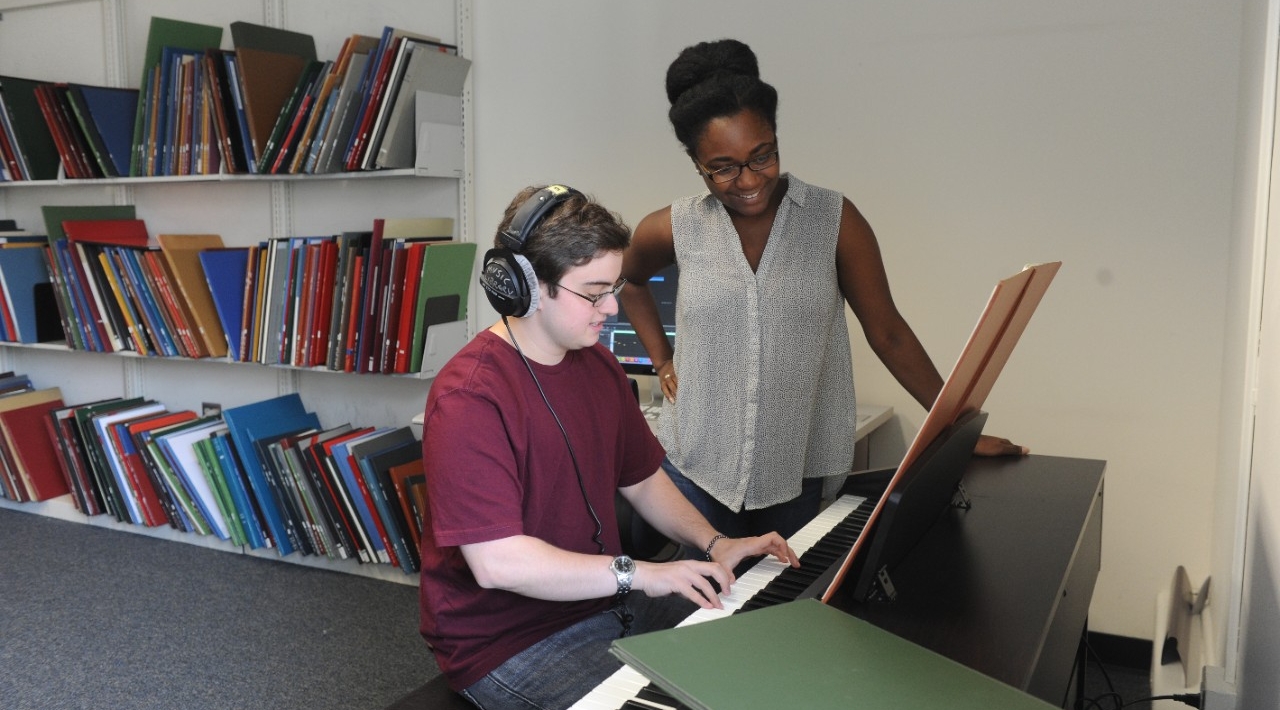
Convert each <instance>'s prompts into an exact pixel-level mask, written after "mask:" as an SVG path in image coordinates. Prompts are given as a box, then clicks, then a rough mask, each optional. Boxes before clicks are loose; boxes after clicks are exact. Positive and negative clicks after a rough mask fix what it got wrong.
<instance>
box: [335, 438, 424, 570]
mask: <svg viewBox="0 0 1280 710" xmlns="http://www.w3.org/2000/svg"><path fill="white" fill-rule="evenodd" d="M350 451H351V457H352V458H353V459H355V462H356V465H357V466H358V467H359V468H360V473H361V474H362V475H363V476H364V481H365V485H366V486H367V487H368V491H369V497H370V498H372V499H373V505H374V508H375V509H376V511H377V513H378V517H379V518H381V520H382V527H383V530H384V531H385V532H386V535H387V542H388V544H390V546H391V549H392V551H393V552H394V553H395V556H396V564H397V565H398V566H399V567H400V569H401V570H403V571H404V572H405V573H406V574H408V573H412V572H417V571H418V567H419V562H418V559H417V556H416V555H415V554H414V553H415V550H413V549H412V545H413V543H412V542H411V541H410V539H409V536H410V535H412V534H413V533H412V532H411V531H408V530H406V529H405V528H406V525H405V523H406V521H405V520H404V515H403V514H402V513H400V501H399V499H398V498H397V497H396V494H395V490H394V488H392V490H390V491H388V487H389V485H388V484H390V479H389V477H388V476H387V469H388V468H389V467H390V466H393V465H396V464H401V463H406V462H408V461H412V460H414V459H420V458H422V442H420V441H418V439H417V437H416V436H414V435H413V430H411V429H410V428H409V427H399V428H396V429H392V430H390V431H388V432H386V433H384V434H382V435H379V436H374V437H370V438H368V439H365V440H363V441H360V442H358V443H355V444H352V445H351V447H350ZM384 478H385V479H386V480H384Z"/></svg>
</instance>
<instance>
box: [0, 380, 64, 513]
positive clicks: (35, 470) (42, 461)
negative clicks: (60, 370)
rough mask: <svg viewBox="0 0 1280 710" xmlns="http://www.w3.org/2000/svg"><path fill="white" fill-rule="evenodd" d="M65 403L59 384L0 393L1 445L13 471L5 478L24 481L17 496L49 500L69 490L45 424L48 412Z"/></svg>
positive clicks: (5, 461) (6, 462)
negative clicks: (57, 385)
mask: <svg viewBox="0 0 1280 710" xmlns="http://www.w3.org/2000/svg"><path fill="white" fill-rule="evenodd" d="M62 406H63V401H62V391H61V390H60V389H59V388H57V387H50V388H46V389H38V390H28V391H23V392H20V393H17V394H9V395H6V396H3V397H0V448H3V449H4V455H3V463H4V465H5V467H6V468H7V469H9V470H10V471H11V475H10V476H6V480H13V481H16V482H18V483H19V484H20V485H21V490H22V494H23V495H22V497H21V498H18V500H24V501H41V500H49V499H50V498H56V497H58V496H61V495H66V494H67V493H68V492H70V488H69V487H68V482H67V480H66V479H65V478H64V477H63V475H62V473H61V470H60V468H59V466H58V461H57V451H56V450H55V448H54V442H53V440H52V439H50V438H49V436H48V432H47V430H46V428H45V424H44V421H45V420H46V419H47V418H48V416H49V412H51V411H53V410H55V409H58V408H60V407H62ZM16 490H17V489H16V488H15V491H16Z"/></svg>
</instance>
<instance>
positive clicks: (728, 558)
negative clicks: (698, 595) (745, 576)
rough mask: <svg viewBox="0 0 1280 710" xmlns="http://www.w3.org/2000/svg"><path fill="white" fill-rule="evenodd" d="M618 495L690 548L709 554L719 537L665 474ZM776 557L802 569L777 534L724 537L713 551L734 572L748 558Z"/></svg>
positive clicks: (641, 514)
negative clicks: (705, 551) (706, 551)
mask: <svg viewBox="0 0 1280 710" xmlns="http://www.w3.org/2000/svg"><path fill="white" fill-rule="evenodd" d="M618 491H619V492H620V493H622V496H623V497H624V498H626V499H627V500H628V501H629V502H630V503H631V507H633V508H635V510H636V512H637V513H639V514H640V516H641V517H642V518H644V519H645V520H646V521H647V522H648V523H649V524H650V525H652V526H653V527H654V528H655V529H657V531H658V532H660V533H662V534H663V535H666V536H667V537H669V538H671V539H672V540H675V541H676V542H680V543H683V544H685V545H688V546H690V547H694V548H696V549H699V550H706V549H707V547H708V546H709V545H710V544H711V541H712V539H714V538H716V537H717V536H719V533H718V532H717V531H716V529H715V528H713V527H712V526H711V524H710V523H708V522H707V521H706V519H705V518H703V517H702V513H699V512H698V509H697V508H695V507H693V504H692V503H690V502H689V499H688V498H685V497H684V494H683V493H681V492H680V489H678V488H676V485H675V484H674V483H672V482H671V478H669V477H668V476H667V474H666V472H665V471H663V470H662V469H658V471H657V472H656V473H654V474H653V475H652V476H649V477H648V478H646V479H644V480H643V481H641V482H639V483H637V484H635V485H633V486H628V487H626V488H619V489H618ZM759 555H773V556H774V557H776V558H778V559H779V560H781V561H782V562H786V563H787V564H790V565H791V566H792V567H799V566H800V561H799V559H798V558H797V557H796V553H795V552H794V551H793V550H792V549H791V546H790V545H788V544H787V541H786V540H784V539H782V536H781V535H778V534H777V533H769V534H768V535H761V536H759V537H743V538H728V537H723V536H720V539H718V540H716V544H715V546H714V547H713V548H712V550H711V558H712V560H714V561H715V562H716V563H718V564H720V565H722V566H723V567H724V568H725V569H726V570H732V569H733V568H734V567H737V566H738V563H739V562H741V561H742V560H744V559H746V558H748V557H756V556H759Z"/></svg>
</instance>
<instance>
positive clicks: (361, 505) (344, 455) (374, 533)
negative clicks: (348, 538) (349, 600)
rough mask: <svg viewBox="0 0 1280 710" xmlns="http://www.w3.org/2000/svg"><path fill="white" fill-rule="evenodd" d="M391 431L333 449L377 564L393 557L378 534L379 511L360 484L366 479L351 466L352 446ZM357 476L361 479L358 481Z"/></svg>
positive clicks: (357, 439) (362, 437)
mask: <svg viewBox="0 0 1280 710" xmlns="http://www.w3.org/2000/svg"><path fill="white" fill-rule="evenodd" d="M388 431H389V429H386V428H383V429H376V430H374V431H371V432H369V433H367V434H364V435H363V436H358V437H355V438H352V439H348V440H347V441H344V442H342V443H340V444H336V445H335V446H334V447H333V462H334V464H335V465H336V466H337V467H338V473H339V474H340V475H341V476H342V485H343V487H344V488H346V489H347V491H348V492H349V493H350V494H351V502H352V504H353V505H354V506H355V509H356V515H357V516H358V517H359V518H360V526H361V527H362V528H364V531H365V534H366V535H368V537H369V544H370V546H372V547H373V554H374V557H375V558H376V559H375V561H377V562H387V563H390V562H391V556H390V555H389V554H388V553H387V546H386V545H385V544H384V543H383V541H382V535H380V534H379V533H378V524H377V522H375V520H374V516H375V515H377V511H376V510H375V509H373V508H371V507H370V505H369V500H368V499H366V498H365V496H364V494H363V493H362V491H363V490H364V488H363V486H361V485H360V482H361V481H362V480H363V479H364V476H363V474H362V473H361V471H360V470H359V467H358V466H357V467H352V465H351V451H350V449H351V446H352V445H354V444H358V443H360V442H361V441H365V440H368V439H371V438H374V437H377V436H381V435H382V434H385V433H387V432H388ZM357 476H359V477H360V478H359V479H357Z"/></svg>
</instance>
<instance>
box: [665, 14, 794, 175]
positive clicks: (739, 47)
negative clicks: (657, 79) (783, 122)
mask: <svg viewBox="0 0 1280 710" xmlns="http://www.w3.org/2000/svg"><path fill="white" fill-rule="evenodd" d="M667 100H668V101H670V102H671V110H670V111H669V112H668V113H667V117H668V118H670V119H671V126H672V127H673V128H675V132H676V138H677V139H678V140H679V141H680V143H681V144H682V145H684V147H685V150H686V151H687V152H688V153H689V155H694V153H695V152H696V151H697V145H698V139H699V138H700V137H701V136H702V131H703V129H705V128H706V126H707V124H708V123H710V122H711V120H712V119H716V118H721V117H723V116H732V115H734V114H736V113H739V112H741V111H744V110H746V111H754V112H755V113H757V114H759V115H760V117H761V118H763V119H765V120H766V121H768V122H769V126H770V127H771V128H773V130H774V131H775V132H776V131H777V130H778V91H777V89H774V88H773V87H772V86H770V85H769V84H767V83H765V82H764V81H761V79H760V66H759V64H758V63H757V62H756V55H755V52H753V51H751V47H748V46H747V45H746V44H744V43H743V42H740V41H738V40H736V39H721V40H716V41H714V42H699V43H698V44H695V45H693V46H690V47H685V48H684V49H683V50H681V52H680V54H679V56H677V57H676V58H675V61H673V62H671V66H670V67H668V68H667Z"/></svg>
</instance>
